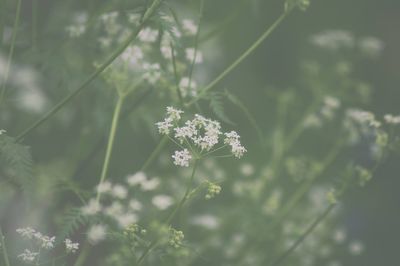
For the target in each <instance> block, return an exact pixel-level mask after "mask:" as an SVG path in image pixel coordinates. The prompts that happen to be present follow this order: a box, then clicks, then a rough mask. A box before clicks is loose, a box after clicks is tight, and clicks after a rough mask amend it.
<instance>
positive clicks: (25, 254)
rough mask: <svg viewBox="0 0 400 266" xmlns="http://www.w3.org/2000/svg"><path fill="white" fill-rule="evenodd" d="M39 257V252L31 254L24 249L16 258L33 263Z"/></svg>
mask: <svg viewBox="0 0 400 266" xmlns="http://www.w3.org/2000/svg"><path fill="white" fill-rule="evenodd" d="M38 255H39V252H32V251H30V250H29V249H25V250H24V252H23V253H21V254H19V255H18V258H19V259H21V260H23V261H25V262H33V261H34V260H36V257H37V256H38Z"/></svg>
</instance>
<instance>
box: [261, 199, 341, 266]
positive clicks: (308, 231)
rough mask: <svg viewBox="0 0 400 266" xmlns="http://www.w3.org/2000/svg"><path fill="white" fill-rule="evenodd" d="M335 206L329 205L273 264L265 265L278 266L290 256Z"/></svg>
mask: <svg viewBox="0 0 400 266" xmlns="http://www.w3.org/2000/svg"><path fill="white" fill-rule="evenodd" d="M335 206H336V204H331V205H329V206H328V208H327V209H326V210H325V211H324V212H323V213H322V214H321V215H320V216H319V217H317V219H316V220H315V221H314V222H313V223H312V224H311V225H310V227H309V228H308V229H307V230H306V231H305V232H304V233H303V234H302V235H301V236H300V237H299V238H298V239H297V240H296V241H295V242H294V243H293V244H292V245H291V246H290V247H289V248H288V249H287V250H286V251H285V252H284V253H283V254H282V255H280V256H279V257H278V258H277V259H275V260H274V261H273V262H271V263H269V264H267V265H268V266H278V265H280V264H281V263H282V262H283V261H284V260H285V259H286V258H288V257H289V255H291V253H292V252H293V251H294V250H295V249H296V248H297V247H298V246H299V245H300V244H301V243H302V242H303V241H304V240H305V239H306V238H307V237H308V236H309V235H310V234H311V233H312V232H314V230H315V229H316V228H317V226H318V225H319V224H320V223H321V222H322V221H323V220H324V219H325V218H326V217H327V216H328V215H329V213H330V212H331V211H332V210H333V209H334V208H335Z"/></svg>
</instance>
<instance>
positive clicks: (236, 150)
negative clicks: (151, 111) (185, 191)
mask: <svg viewBox="0 0 400 266" xmlns="http://www.w3.org/2000/svg"><path fill="white" fill-rule="evenodd" d="M181 114H183V111H181V110H177V109H175V108H173V107H167V116H166V118H165V119H164V121H161V122H158V123H156V126H157V127H158V131H159V133H160V134H163V135H170V133H172V132H174V134H173V138H174V139H175V140H177V142H178V143H180V146H181V147H182V150H180V151H175V153H174V155H172V158H173V159H174V164H175V165H178V166H183V167H188V166H189V161H190V160H191V159H192V158H193V156H195V157H196V158H197V157H199V156H202V155H203V153H204V152H206V153H212V152H213V151H216V150H217V149H220V148H222V147H219V148H215V147H216V146H217V145H218V143H219V142H220V136H221V135H223V136H225V138H224V140H223V144H224V145H225V146H230V147H231V153H232V154H233V155H234V156H235V157H237V158H240V157H242V156H243V154H244V153H245V152H246V149H245V148H244V147H243V146H242V145H241V143H240V136H239V135H238V134H237V133H236V132H235V131H231V132H227V133H223V132H222V131H221V125H220V123H219V122H217V121H214V120H211V119H208V118H205V117H203V116H201V115H198V114H196V115H195V116H194V118H193V119H192V120H187V121H186V122H185V123H184V125H183V126H179V125H178V124H179V121H180V120H181ZM183 146H187V148H184V147H183ZM194 149H196V150H198V153H195V154H193V152H194ZM213 149H214V150H213ZM189 150H191V152H192V153H191V152H189Z"/></svg>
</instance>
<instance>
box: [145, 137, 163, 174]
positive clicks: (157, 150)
mask: <svg viewBox="0 0 400 266" xmlns="http://www.w3.org/2000/svg"><path fill="white" fill-rule="evenodd" d="M167 142H168V137H166V136H163V137H162V139H161V140H160V142H159V143H158V144H157V146H156V148H155V149H154V151H153V152H152V153H151V154H150V156H149V158H147V160H146V161H145V162H144V164H143V166H142V168H141V170H142V171H146V170H147V168H148V167H149V166H150V165H151V164H152V163H153V161H154V160H155V158H156V157H157V155H158V154H159V153H160V152H161V151H162V149H163V148H164V146H165V144H167Z"/></svg>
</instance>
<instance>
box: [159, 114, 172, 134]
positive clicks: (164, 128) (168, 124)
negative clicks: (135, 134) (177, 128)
mask: <svg viewBox="0 0 400 266" xmlns="http://www.w3.org/2000/svg"><path fill="white" fill-rule="evenodd" d="M172 122H173V121H172V119H171V118H169V117H167V118H165V120H164V121H161V122H157V123H156V126H157V127H158V132H159V133H160V134H163V135H168V134H169V132H170V129H171V128H172V127H173V126H174V125H173V124H172Z"/></svg>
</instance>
